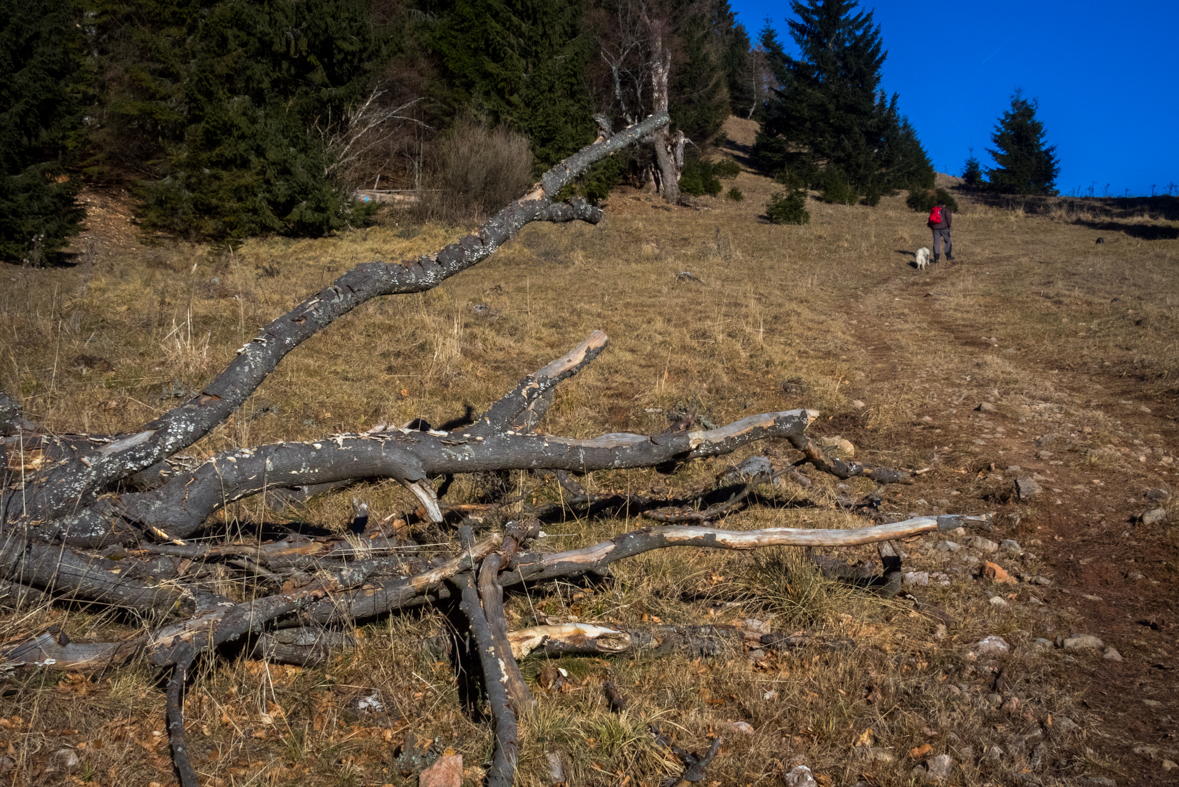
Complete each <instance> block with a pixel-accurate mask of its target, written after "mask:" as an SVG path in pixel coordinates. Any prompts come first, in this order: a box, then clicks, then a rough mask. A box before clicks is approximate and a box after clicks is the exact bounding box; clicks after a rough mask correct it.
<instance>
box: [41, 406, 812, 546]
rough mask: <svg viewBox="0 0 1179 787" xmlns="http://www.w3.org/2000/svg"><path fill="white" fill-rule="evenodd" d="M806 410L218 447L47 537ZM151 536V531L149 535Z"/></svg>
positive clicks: (169, 522) (774, 430) (624, 449)
mask: <svg viewBox="0 0 1179 787" xmlns="http://www.w3.org/2000/svg"><path fill="white" fill-rule="evenodd" d="M816 415H817V414H816V413H815V412H814V411H811V410H788V411H784V412H778V413H763V414H760V415H753V416H749V417H748V418H743V419H741V420H740V421H736V422H735V423H732V424H729V425H727V426H723V427H720V428H718V429H709V430H703V431H697V432H675V433H671V434H658V435H640V434H631V433H613V434H606V435H602V436H600V437H596V438H592V439H588V440H576V439H572V438H568V437H556V436H553V435H535V434H518V433H515V432H504V433H493V434H489V435H487V436H486V437H482V436H479V435H474V436H466V435H463V434H462V433H457V434H453V435H451V434H446V433H431V432H416V431H410V430H404V431H403V430H396V431H393V432H381V433H377V434H361V435H336V436H334V437H331V438H328V439H326V440H322V441H316V442H312V443H278V444H275V445H266V446H260V447H258V448H251V449H239V450H236V451H229V452H225V453H223V454H220V455H218V456H216V457H214V458H213V459H210V460H209V461H208V462H206V463H205V464H203V465H202V466H201V467H199V468H198V469H197V470H195V471H194V472H193V473H191V474H185V475H182V476H177V477H175V478H172V479H171V480H170V481H169V482H168V483H166V484H164V486H162V487H160V488H158V489H154V490H152V491H150V492H142V493H137V494H127V495H123V496H122V497H110V498H104V499H103V500H100V501H98V502H97V503H95V504H94V505H92V506H91V507H89V508H87V509H85V510H83V511H81V512H79V513H78V514H75V515H73V516H69V517H64V518H63V519H61V520H60V521H59V522H58V523H55V524H54V531H55V532H53V533H51V534H45V535H46V536H47V537H52V536H56V535H64V536H65V537H66V538H67V540H68V541H70V542H71V543H76V544H98V543H102V542H104V541H106V540H108V539H109V538H110V537H111V534H112V528H113V527H114V526H115V525H117V524H120V523H121V522H128V523H132V524H135V525H138V526H140V527H142V528H144V529H146V530H147V531H148V532H151V533H157V531H160V532H161V533H162V534H164V535H166V536H167V537H169V538H184V537H185V536H187V535H189V534H190V533H192V532H193V531H195V530H196V529H197V528H198V527H200V526H201V525H202V524H203V523H204V521H205V520H206V519H208V517H209V516H210V515H212V514H213V513H214V512H215V511H217V510H218V509H219V508H221V507H222V506H224V505H226V504H228V503H230V502H232V501H234V500H240V499H242V498H244V497H249V496H251V495H255V494H258V493H260V492H262V491H264V490H265V489H267V488H277V487H290V486H301V485H304V484H321V483H327V482H332V481H343V480H353V479H362V478H394V479H397V480H398V481H401V482H402V483H404V484H406V485H410V484H414V485H416V486H417V488H418V489H419V490H420V489H421V487H422V482H424V481H425V480H426V479H427V478H430V477H434V476H439V475H449V474H456V473H476V472H488V471H497V470H568V471H573V472H577V473H588V472H592V471H595V470H607V469H624V468H634V467H651V466H654V465H658V464H661V463H663V462H667V461H671V460H686V459H699V458H703V457H708V456H719V455H722V454H727V453H731V452H732V451H734V450H736V449H737V448H739V447H741V446H743V445H746V444H748V443H751V442H755V441H757V440H763V439H767V438H774V437H778V438H790V437H792V436H796V435H801V434H802V433H803V432H804V431H805V429H806V427H807V425H808V424H809V423H810V422H811V420H812V419H813V418H814V417H815V416H816ZM157 535H158V533H157Z"/></svg>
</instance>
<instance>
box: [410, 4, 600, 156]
mask: <svg viewBox="0 0 1179 787" xmlns="http://www.w3.org/2000/svg"><path fill="white" fill-rule="evenodd" d="M421 8H422V10H423V11H424V12H425V13H426V14H427V15H428V17H429V18H431V19H432V20H434V21H433V22H431V23H430V24H429V33H428V41H429V46H430V49H431V50H432V52H433V54H434V56H435V58H436V61H437V65H438V70H439V71H440V73H441V74H443V77H442V80H441V81H440V82H439V83H438V84H437V88H438V89H437V91H436V93H435V95H434V98H435V99H436V100H437V101H439V102H440V103H441V104H442V105H443V106H445V107H447V108H448V111H449V113H450V115H451V116H452V117H453V116H454V115H456V114H457V113H460V112H466V113H469V114H471V115H473V116H474V117H476V118H478V119H479V120H481V121H483V122H484V123H486V124H487V125H489V126H495V125H500V124H503V125H507V126H509V127H510V128H512V129H513V130H515V131H519V132H522V133H524V134H527V135H528V136H529V138H530V139H531V140H532V147H533V154H534V157H535V162H536V164H535V166H536V169H537V171H543V170H545V169H548V168H549V167H551V166H552V165H553V164H555V163H556V162H558V161H560V160H561V159H563V158H564V157H566V156H568V155H569V154H570V153H572V152H574V151H575V150H577V149H578V148H580V147H582V146H583V145H586V144H588V143H590V142H592V141H593V139H594V135H595V133H596V130H597V126H596V124H595V123H594V121H593V118H592V115H593V101H592V99H591V97H590V92H589V85H588V83H587V81H586V70H587V67H588V61H589V58H590V55H591V53H592V52H593V41H592V40H591V39H590V38H589V37H588V36H585V35H582V32H581V17H582V6H581V3H578V2H573V1H572V0H552V1H549V2H546V1H545V0H457V2H423V3H421Z"/></svg>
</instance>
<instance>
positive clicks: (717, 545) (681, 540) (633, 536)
mask: <svg viewBox="0 0 1179 787" xmlns="http://www.w3.org/2000/svg"><path fill="white" fill-rule="evenodd" d="M989 522H990V517H989V516H960V515H950V516H937V517H932V516H920V517H915V518H913V519H906V520H904V521H902V522H895V523H893V524H887V525H874V526H872V527H862V528H855V529H852V530H804V529H796V528H789V527H774V528H767V529H765V530H720V529H717V528H709V527H653V528H645V529H643V530H634V531H631V532H629V533H623V534H622V535H620V536H617V537H615V538H612V539H610V540H609V541H603V542H600V543H598V544H594V545H593V546H589V547H585V548H583V549H576V550H572V551H570V552H560V553H557V554H554V555H536V554H523V555H520V557H519V558H517V560H516V561H515V562H514V563H513V565H512V567H511V568H510V569H509V570H508V571H505V572H504V574H503V577H502V580H501V581H502V583H503V584H504V586H505V587H507V586H508V585H510V584H515V583H517V582H538V581H542V580H546V579H553V578H555V577H564V576H575V575H578V574H584V573H589V572H601V571H602V570H603V569H605V568H606V567H607V566H609V565H611V564H612V563H616V562H618V561H619V560H622V559H624V558H628V557H633V556H634V555H639V554H642V553H643V552H649V551H651V550H653V549H664V548H667V547H697V548H707V549H737V550H747V549H760V548H761V547H769V546H797V547H808V546H809V547H824V546H825V547H850V546H861V545H864V544H875V543H878V542H880V541H891V540H893V539H900V538H910V537H912V536H918V535H921V534H922V533H932V532H936V531H938V530H953V529H955V528H958V527H963V526H967V525H970V526H974V525H985V524H989Z"/></svg>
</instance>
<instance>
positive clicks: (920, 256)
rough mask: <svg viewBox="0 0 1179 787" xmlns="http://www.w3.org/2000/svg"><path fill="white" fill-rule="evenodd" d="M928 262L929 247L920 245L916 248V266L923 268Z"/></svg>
mask: <svg viewBox="0 0 1179 787" xmlns="http://www.w3.org/2000/svg"><path fill="white" fill-rule="evenodd" d="M928 264H929V249H927V248H925V247H924V246H922V247H921V248H920V249H918V250H917V267H918V268H919V269H921V270H925V266H926V265H928Z"/></svg>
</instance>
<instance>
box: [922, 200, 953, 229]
mask: <svg viewBox="0 0 1179 787" xmlns="http://www.w3.org/2000/svg"><path fill="white" fill-rule="evenodd" d="M953 223H954V214H953V213H950V209H949V208H947V207H946V206H945V205H942V223H941V224H934V223H933V222H932V221H931V222H928V224H929V228H930V229H931V230H948V229H949V228H950V225H951V224H953Z"/></svg>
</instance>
